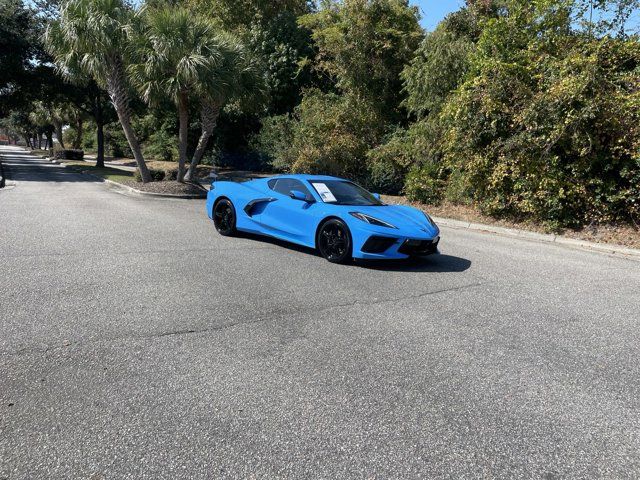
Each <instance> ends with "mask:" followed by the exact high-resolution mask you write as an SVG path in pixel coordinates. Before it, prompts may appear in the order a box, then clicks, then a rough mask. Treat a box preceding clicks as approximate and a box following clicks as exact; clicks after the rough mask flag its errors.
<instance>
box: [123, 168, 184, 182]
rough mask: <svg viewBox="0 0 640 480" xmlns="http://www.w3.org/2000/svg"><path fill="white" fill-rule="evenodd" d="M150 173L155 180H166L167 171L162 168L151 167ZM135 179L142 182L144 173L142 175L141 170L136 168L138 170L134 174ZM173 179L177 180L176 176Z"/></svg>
mask: <svg viewBox="0 0 640 480" xmlns="http://www.w3.org/2000/svg"><path fill="white" fill-rule="evenodd" d="M149 173H150V174H151V179H152V180H153V181H154V182H161V181H163V180H165V177H166V172H165V171H164V170H160V169H157V168H150V169H149ZM133 179H134V180H135V181H136V182H142V175H140V170H137V169H136V171H135V172H134V174H133ZM172 180H175V178H173V179H172Z"/></svg>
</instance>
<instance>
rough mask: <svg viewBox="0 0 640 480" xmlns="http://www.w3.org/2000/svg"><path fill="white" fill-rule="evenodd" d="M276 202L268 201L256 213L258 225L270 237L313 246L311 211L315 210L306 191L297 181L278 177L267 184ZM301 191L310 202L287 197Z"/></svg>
mask: <svg viewBox="0 0 640 480" xmlns="http://www.w3.org/2000/svg"><path fill="white" fill-rule="evenodd" d="M269 188H271V190H273V193H274V195H273V197H274V198H275V199H276V200H275V201H273V202H269V203H268V204H267V205H266V206H265V208H264V210H263V212H262V213H261V214H260V220H259V221H260V223H262V224H263V226H264V227H265V228H267V229H269V230H270V231H271V232H272V233H273V234H274V235H276V236H278V237H282V238H285V239H287V240H292V241H295V242H298V243H303V244H305V245H313V243H314V238H313V237H314V235H315V227H314V222H313V210H314V209H317V205H316V203H315V200H314V197H313V195H312V194H311V192H310V191H309V189H308V188H307V187H306V186H305V185H304V184H303V183H302V182H301V181H300V180H298V179H295V178H278V179H275V182H269ZM292 190H296V191H299V192H302V193H303V194H305V195H306V196H307V198H309V199H311V200H313V201H312V202H305V201H302V200H296V199H293V198H291V196H290V192H291V191H292Z"/></svg>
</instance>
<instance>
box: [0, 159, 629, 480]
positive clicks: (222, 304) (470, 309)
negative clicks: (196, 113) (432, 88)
mask: <svg viewBox="0 0 640 480" xmlns="http://www.w3.org/2000/svg"><path fill="white" fill-rule="evenodd" d="M0 154H1V155H2V161H3V163H4V164H5V169H6V171H7V177H8V187H7V188H5V189H1V190H0V332H1V334H0V479H27V478H28V479H34V478H88V479H112V478H113V479H122V478H132V479H133V478H135V479H139V478H149V479H159V478H168V479H177V478H241V479H245V478H256V479H274V478H291V479H302V478H334V479H351V478H353V479H369V478H376V479H378V478H379V479H387V478H398V479H400V478H402V479H409V478H549V479H550V478H567V477H572V478H603V477H605V478H637V477H638V476H640V338H639V337H640V262H637V261H633V260H627V259H624V258H614V257H611V256H606V255H602V254H597V253H592V252H586V251H580V250H571V249H566V248H562V247H560V246H557V245H549V244H543V243H535V242H530V241H524V240H520V239H514V238H507V237H500V236H496V235H490V234H483V233H479V232H470V231H464V230H453V229H447V228H444V229H443V232H442V237H443V240H442V244H441V251H442V254H441V255H438V256H434V257H430V258H428V259H426V260H424V261H421V262H419V263H414V264H405V263H393V264H364V265H353V266H338V265H333V264H330V263H328V262H326V261H325V260H323V259H322V258H320V257H318V256H316V255H314V254H313V253H312V252H310V251H307V250H304V249H299V248H293V247H289V246H286V245H284V244H281V243H278V242H271V241H265V240H260V239H257V238H252V237H245V238H236V239H232V238H224V237H221V236H219V235H218V234H217V233H216V232H215V230H214V228H213V226H212V225H211V222H210V221H209V220H208V218H207V216H206V214H205V212H204V202H203V201H199V200H196V201H194V200H168V199H156V198H148V197H135V196H127V195H124V194H121V193H118V191H117V190H113V189H109V188H107V187H106V186H105V185H104V184H102V183H100V182H96V181H95V180H93V179H92V178H90V177H87V176H83V175H80V174H75V173H70V172H68V171H65V170H64V169H63V168H62V167H60V166H56V165H51V164H49V163H46V162H44V161H42V160H39V159H36V158H33V157H29V156H28V155H26V154H24V152H22V151H18V150H15V149H12V148H10V147H0ZM7 167H8V168H7Z"/></svg>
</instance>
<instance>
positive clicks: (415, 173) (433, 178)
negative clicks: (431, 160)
mask: <svg viewBox="0 0 640 480" xmlns="http://www.w3.org/2000/svg"><path fill="white" fill-rule="evenodd" d="M443 187H444V182H443V181H442V180H440V179H439V178H438V169H437V168H436V167H435V166H434V165H432V164H426V165H423V166H421V167H415V168H412V169H411V170H410V171H409V173H408V175H407V179H406V182H405V186H404V190H405V193H406V194H407V198H408V199H409V200H413V201H416V202H423V203H429V204H438V203H440V202H441V201H442V196H443Z"/></svg>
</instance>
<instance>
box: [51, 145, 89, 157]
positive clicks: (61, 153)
mask: <svg viewBox="0 0 640 480" xmlns="http://www.w3.org/2000/svg"><path fill="white" fill-rule="evenodd" d="M53 157H54V158H55V159H56V160H82V159H84V150H72V149H62V148H61V149H55V150H54V152H53Z"/></svg>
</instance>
